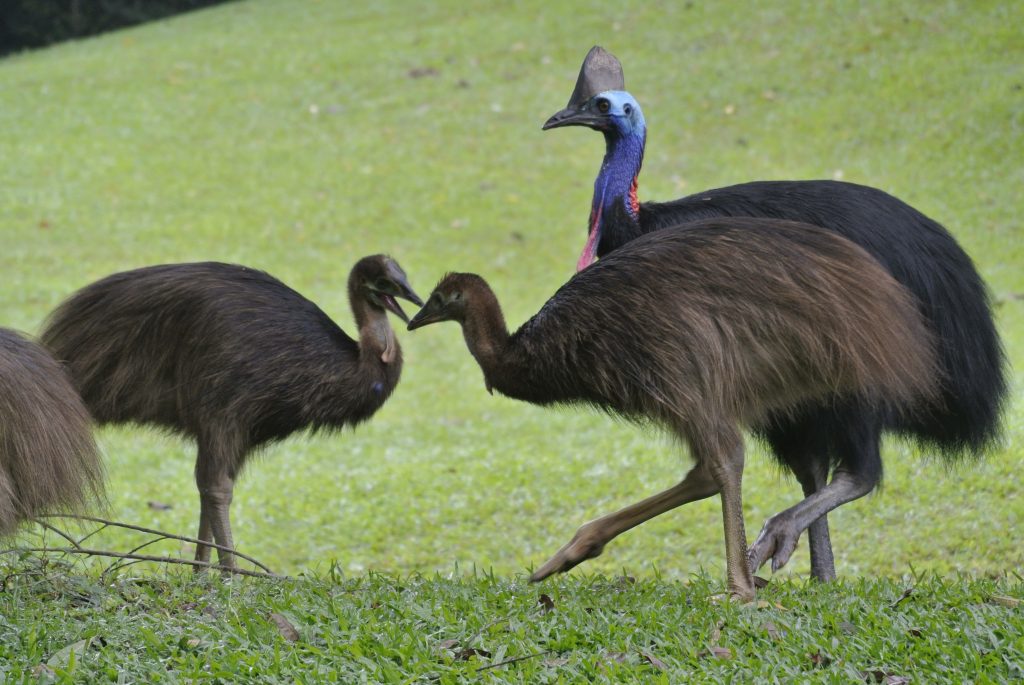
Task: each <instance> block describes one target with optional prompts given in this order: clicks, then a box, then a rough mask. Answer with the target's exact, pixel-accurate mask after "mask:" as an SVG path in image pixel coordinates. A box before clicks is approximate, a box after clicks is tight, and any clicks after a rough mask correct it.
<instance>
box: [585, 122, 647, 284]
mask: <svg viewBox="0 0 1024 685" xmlns="http://www.w3.org/2000/svg"><path fill="white" fill-rule="evenodd" d="M604 138H605V144H606V150H605V155H604V161H602V163H601V171H600V172H598V174H597V179H596V180H595V181H594V199H593V201H592V203H591V208H590V226H589V228H590V235H589V237H588V240H587V249H585V250H584V255H583V256H581V258H580V261H581V265H582V266H583V267H586V266H587V264H583V262H584V261H585V260H589V261H592V259H593V256H594V255H603V254H607V253H608V252H611V251H612V250H614V249H616V248H618V247H620V246H621V245H623V244H625V243H626V242H628V241H630V240H632V239H633V238H635V237H637V236H638V235H640V202H639V200H638V199H637V177H638V176H639V174H640V167H641V166H642V165H643V161H644V144H645V142H646V140H647V130H646V128H645V127H644V126H643V125H642V119H641V125H640V126H636V127H634V128H633V129H632V130H628V131H622V130H620V128H619V127H614V128H612V129H610V130H607V131H605V132H604ZM588 252H589V253H590V254H589V256H588ZM589 261H588V263H589Z"/></svg>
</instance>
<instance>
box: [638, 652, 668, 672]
mask: <svg viewBox="0 0 1024 685" xmlns="http://www.w3.org/2000/svg"><path fill="white" fill-rule="evenodd" d="M640 657H641V658H642V659H643V660H644V661H646V662H647V663H649V664H650V665H651V666H654V667H655V668H656V669H658V670H659V671H664V670H667V669H668V666H666V665H665V662H664V661H662V660H661V659H659V658H658V657H656V656H654V655H653V654H651V653H650V652H640Z"/></svg>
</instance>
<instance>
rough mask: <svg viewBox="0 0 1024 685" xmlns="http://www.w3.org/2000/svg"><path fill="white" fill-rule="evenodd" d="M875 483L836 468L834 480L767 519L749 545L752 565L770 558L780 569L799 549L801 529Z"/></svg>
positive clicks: (753, 566) (775, 568) (854, 497)
mask: <svg viewBox="0 0 1024 685" xmlns="http://www.w3.org/2000/svg"><path fill="white" fill-rule="evenodd" d="M874 487H875V482H874V481H866V480H864V479H862V478H858V477H857V476H856V475H855V474H852V473H849V472H847V471H836V472H835V475H833V476H832V482H831V483H829V484H828V485H826V486H825V487H823V488H822V489H821V490H818V491H817V492H816V493H814V494H813V495H811V496H810V497H808V498H806V499H804V500H803V501H802V502H800V503H799V504H797V505H795V506H792V507H790V508H789V509H786V510H785V511H783V512H782V513H779V514H776V515H775V516H772V517H771V518H770V519H768V520H767V521H766V522H765V524H764V528H763V529H762V530H761V534H760V535H759V536H758V537H757V541H756V542H754V544H753V545H751V547H750V552H749V558H750V567H751V568H752V569H758V568H760V567H761V566H762V565H764V563H765V562H766V561H768V560H769V559H771V560H772V570H773V571H777V570H779V569H780V568H782V567H783V566H784V565H785V564H786V562H787V561H789V557H790V556H791V555H792V554H793V550H795V549H796V541H797V539H798V538H799V537H800V533H802V532H803V531H804V530H805V529H806V528H808V527H809V526H810V525H811V524H812V523H814V522H815V521H818V520H819V519H822V517H824V516H825V514H827V513H828V512H830V511H832V510H833V509H835V508H836V507H838V506H840V505H842V504H846V503H847V502H851V501H853V500H855V499H858V498H860V497H863V496H864V495H866V494H868V493H869V492H871V490H872V489H873V488H874Z"/></svg>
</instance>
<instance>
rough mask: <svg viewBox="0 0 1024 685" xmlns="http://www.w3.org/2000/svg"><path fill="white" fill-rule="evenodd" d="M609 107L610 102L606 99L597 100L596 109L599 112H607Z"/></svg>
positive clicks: (610, 106)
mask: <svg viewBox="0 0 1024 685" xmlns="http://www.w3.org/2000/svg"><path fill="white" fill-rule="evenodd" d="M611 108H612V103H610V102H608V101H607V100H606V99H604V98H601V99H600V100H598V101H597V111H598V112H600V113H601V114H607V113H608V110H610V109H611Z"/></svg>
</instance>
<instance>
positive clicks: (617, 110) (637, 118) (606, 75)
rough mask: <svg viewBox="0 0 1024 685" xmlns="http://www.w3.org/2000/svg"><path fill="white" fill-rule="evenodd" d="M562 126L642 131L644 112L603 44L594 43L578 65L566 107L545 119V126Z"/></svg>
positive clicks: (619, 68) (547, 127) (622, 131)
mask: <svg viewBox="0 0 1024 685" xmlns="http://www.w3.org/2000/svg"><path fill="white" fill-rule="evenodd" d="M563 126H587V127H589V128H592V129H595V130H597V131H603V132H605V133H612V134H614V133H619V134H621V135H629V134H631V133H636V134H642V133H643V132H644V131H645V130H646V124H645V122H644V115H643V112H642V111H641V110H640V105H639V104H638V103H637V101H636V98H634V97H633V96H632V95H630V94H629V93H628V92H627V91H626V82H625V79H624V77H623V75H622V64H620V63H619V60H618V59H616V58H615V55H613V54H611V53H610V52H608V51H607V50H605V49H604V48H601V47H599V46H596V45H595V46H594V47H593V48H591V49H590V52H588V53H587V57H586V59H584V60H583V66H582V67H580V75H579V78H577V79H576V88H575V89H574V90H573V92H572V96H571V97H570V98H569V104H567V105H566V106H565V109H563V110H561V111H560V112H557V113H555V114H554V115H552V116H551V118H549V119H548V120H547V121H546V122H545V123H544V126H543V128H544V130H545V131H546V130H548V129H552V128H561V127H563Z"/></svg>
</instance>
